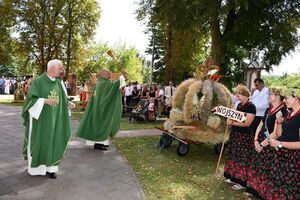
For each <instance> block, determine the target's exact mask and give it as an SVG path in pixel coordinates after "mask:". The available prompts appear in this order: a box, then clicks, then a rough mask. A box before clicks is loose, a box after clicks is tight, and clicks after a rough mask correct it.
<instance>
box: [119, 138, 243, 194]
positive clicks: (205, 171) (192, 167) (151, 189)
mask: <svg viewBox="0 0 300 200" xmlns="http://www.w3.org/2000/svg"><path fill="white" fill-rule="evenodd" d="M158 141H159V137H142V138H140V137H139V138H117V139H115V140H114V144H115V145H116V147H117V148H118V150H119V151H120V152H121V153H122V154H123V155H124V156H125V157H126V158H127V160H128V162H129V164H130V165H131V166H132V168H133V169H134V170H135V172H136V173H137V176H138V177H139V180H140V183H141V185H142V187H143V189H144V191H145V194H146V197H147V199H214V200H215V199H229V200H230V199H232V200H235V199H249V198H248V197H246V196H244V194H243V192H244V191H233V190H231V185H230V184H227V183H224V181H223V178H222V173H223V171H220V172H219V174H218V176H217V177H216V176H215V170H216V165H217V160H218V155H217V154H215V152H214V149H213V145H208V144H201V145H191V146H190V151H189V153H188V154H187V155H186V156H182V157H180V156H178V155H177V154H176V148H177V142H176V141H173V144H172V145H171V146H170V147H169V148H167V149H163V150H160V149H159V148H156V147H155V145H157V144H158ZM223 168H224V159H223V161H222V163H221V166H220V169H223Z"/></svg>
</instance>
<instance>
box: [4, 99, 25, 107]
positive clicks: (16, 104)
mask: <svg viewBox="0 0 300 200" xmlns="http://www.w3.org/2000/svg"><path fill="white" fill-rule="evenodd" d="M0 104H5V105H9V106H23V102H13V101H12V100H8V99H0Z"/></svg>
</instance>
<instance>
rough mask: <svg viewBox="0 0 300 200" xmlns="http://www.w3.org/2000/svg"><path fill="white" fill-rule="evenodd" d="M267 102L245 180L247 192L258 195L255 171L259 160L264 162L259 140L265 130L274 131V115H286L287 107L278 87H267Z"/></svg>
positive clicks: (258, 166)
mask: <svg viewBox="0 0 300 200" xmlns="http://www.w3.org/2000/svg"><path fill="white" fill-rule="evenodd" d="M269 91H270V94H269V102H270V107H269V108H268V109H267V110H266V112H265V115H264V116H263V118H262V120H261V122H260V124H259V125H258V127H257V129H256V133H255V137H254V146H255V149H256V151H257V152H258V153H256V155H255V156H254V157H253V160H252V163H251V165H250V169H249V175H248V181H247V192H248V193H251V194H252V195H254V196H256V197H259V194H258V193H257V192H256V191H257V190H259V179H258V174H257V171H258V169H259V168H260V165H261V162H264V157H262V156H261V154H259V152H261V150H262V149H263V146H262V144H260V143H261V142H263V140H265V139H266V135H265V132H267V133H269V134H272V133H273V131H274V126H275V121H276V115H277V113H280V114H281V115H282V116H283V117H286V116H287V108H286V106H285V105H284V104H283V99H284V97H283V96H282V94H281V93H282V91H281V89H280V88H270V89H269Z"/></svg>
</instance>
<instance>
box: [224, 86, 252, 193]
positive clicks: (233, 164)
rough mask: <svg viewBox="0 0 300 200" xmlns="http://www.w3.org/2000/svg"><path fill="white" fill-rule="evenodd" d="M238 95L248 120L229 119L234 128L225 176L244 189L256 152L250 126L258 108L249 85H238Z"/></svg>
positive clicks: (228, 147)
mask: <svg viewBox="0 0 300 200" xmlns="http://www.w3.org/2000/svg"><path fill="white" fill-rule="evenodd" d="M236 96H237V98H238V99H239V101H240V103H239V104H238V107H237V110H238V111H241V112H245V113H246V120H245V121H244V122H237V121H232V120H229V119H228V120H227V124H228V125H229V126H232V128H231V133H230V136H229V140H228V146H227V156H226V158H225V168H224V177H225V178H226V180H225V182H229V183H235V185H234V186H233V187H232V189H234V190H238V189H242V188H243V187H246V185H247V181H248V170H249V164H250V162H251V161H252V157H253V155H254V153H255V151H254V146H253V142H252V141H253V138H254V133H252V129H251V128H250V126H251V124H252V122H253V120H254V117H255V114H256V108H255V105H254V104H253V103H251V101H250V99H249V97H250V91H249V90H248V88H247V87H245V86H238V87H237V88H236Z"/></svg>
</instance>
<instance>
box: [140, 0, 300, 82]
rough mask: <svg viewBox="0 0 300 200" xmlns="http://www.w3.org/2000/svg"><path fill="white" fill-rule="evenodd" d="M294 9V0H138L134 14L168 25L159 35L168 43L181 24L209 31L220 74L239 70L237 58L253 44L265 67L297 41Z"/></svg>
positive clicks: (296, 3) (296, 6)
mask: <svg viewBox="0 0 300 200" xmlns="http://www.w3.org/2000/svg"><path fill="white" fill-rule="evenodd" d="M299 10H300V2H299V1H288V0H226V1H225V0H189V1H188V0H177V1H175V0H167V1H163V0H141V1H140V9H139V10H138V14H139V16H138V17H139V19H142V20H145V21H147V20H148V21H150V22H151V20H154V21H155V23H161V24H164V27H166V26H167V27H168V28H167V29H166V32H164V37H165V38H167V39H169V44H170V45H172V43H174V41H173V40H178V39H177V38H176V37H175V35H176V34H175V33H174V30H176V31H177V32H178V33H179V35H181V33H182V31H185V30H194V31H195V32H193V33H192V34H193V35H194V34H197V31H200V32H199V33H198V34H200V35H203V34H204V33H208V34H209V36H210V42H209V46H210V47H211V52H210V54H211V55H212V56H213V59H214V61H215V63H216V64H217V65H219V66H221V74H223V75H227V76H230V77H232V76H234V75H235V72H236V71H238V72H240V71H242V69H240V68H239V63H240V62H241V61H242V60H244V59H245V58H247V57H248V56H249V51H250V50H251V49H252V48H254V47H256V48H258V49H259V50H260V56H261V57H262V60H263V63H264V65H265V67H266V68H267V69H270V68H271V67H272V65H276V64H278V63H279V62H280V60H281V57H282V56H283V55H286V54H288V53H289V52H291V51H292V50H294V48H295V46H297V44H299V37H298V35H297V28H298V27H299V22H300V21H299V19H300V12H299ZM147 13H149V14H148V15H147ZM170 36H174V37H173V39H171V40H170ZM187 41H188V40H187ZM164 51H165V53H164V56H167V55H168V50H167V49H164ZM182 51H183V50H182ZM169 53H170V52H169ZM182 58H183V57H182ZM176 62H177V61H176ZM173 63H174V62H173ZM166 64H167V63H166ZM167 65H168V64H167ZM233 69H234V70H233ZM171 71H172V72H173V71H175V69H171ZM228 80H229V81H230V79H228Z"/></svg>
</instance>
